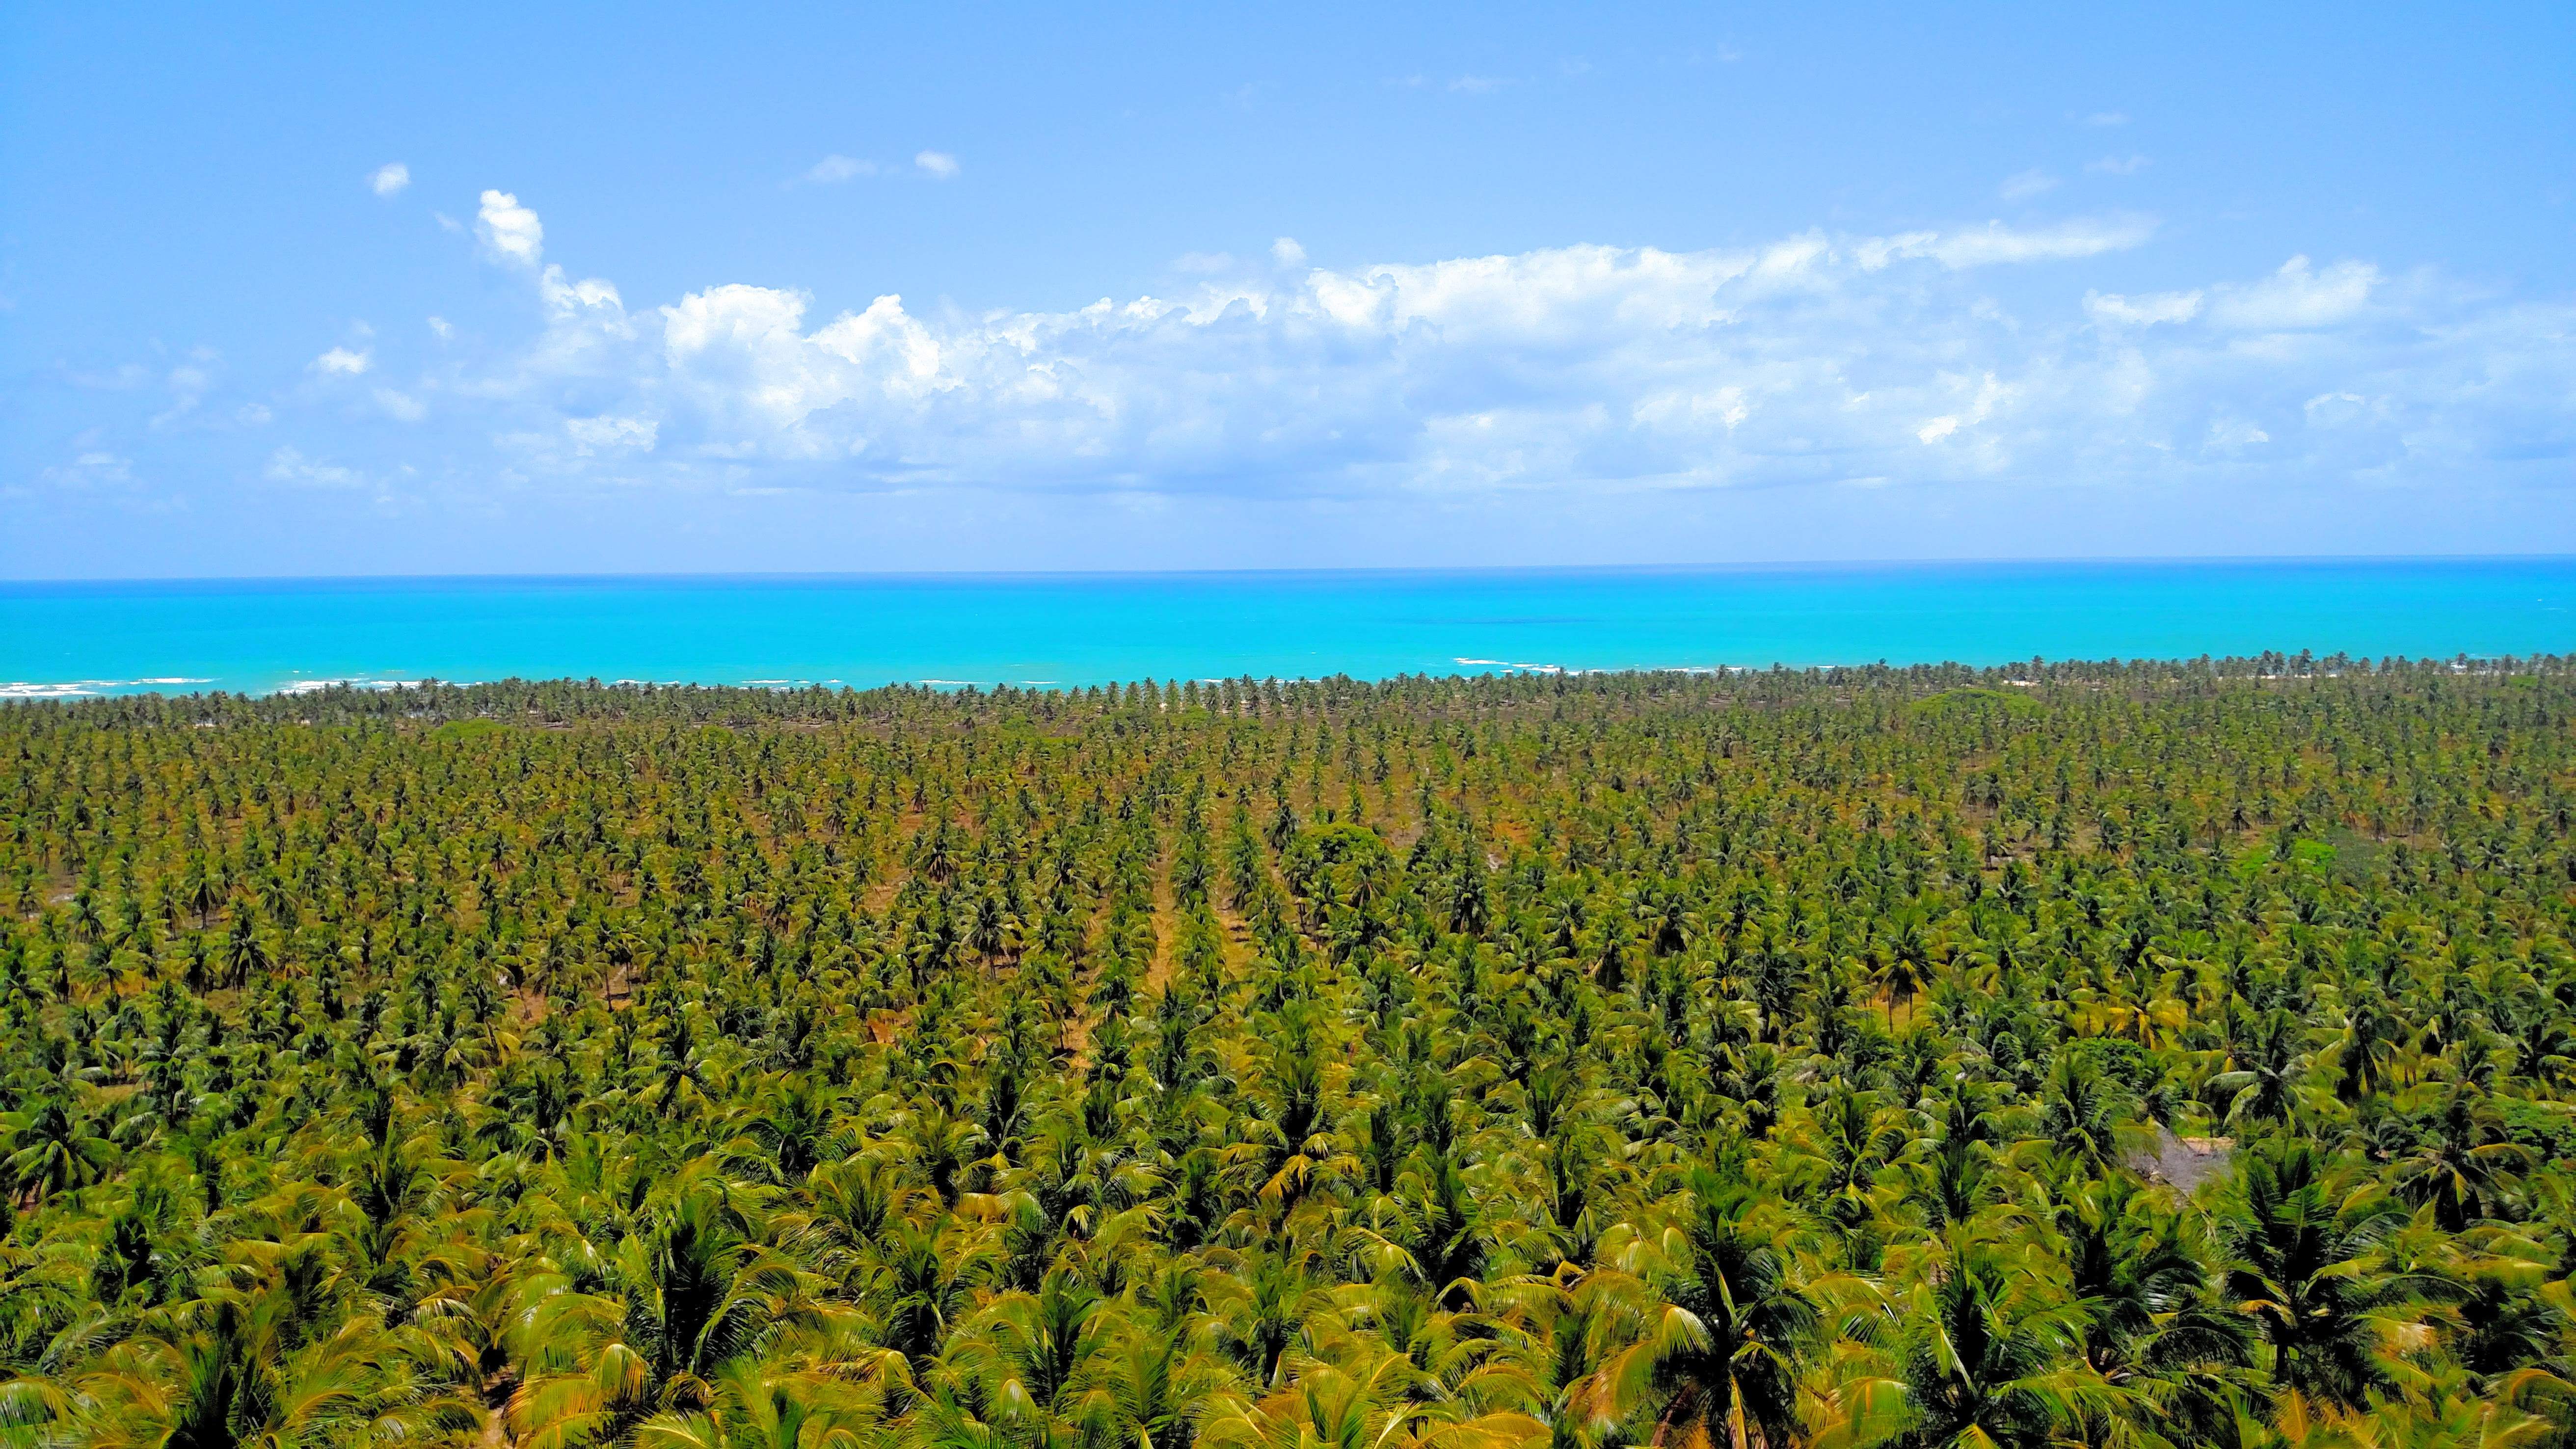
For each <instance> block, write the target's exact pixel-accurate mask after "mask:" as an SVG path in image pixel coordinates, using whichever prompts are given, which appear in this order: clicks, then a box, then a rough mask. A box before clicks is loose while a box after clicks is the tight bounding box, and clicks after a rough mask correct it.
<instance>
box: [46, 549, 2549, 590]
mask: <svg viewBox="0 0 2576 1449" xmlns="http://www.w3.org/2000/svg"><path fill="white" fill-rule="evenodd" d="M2482 563H2487V564H2513V563H2525V564H2530V563H2576V553H2425V554H2395V553H2389V554H2372V553H2350V554H2328V553H2318V554H2253V553H2245V554H2153V555H2150V554H2090V555H2084V554H2070V555H2060V556H2050V557H2040V558H2015V557H2004V556H1992V557H1961V558H1931V559H1921V558H1917V559H1907V558H1873V559H1774V560H1738V561H1719V562H1700V563H1567V564H1329V565H1315V566H1309V567H1271V568H1197V569H1086V568H1064V569H875V570H847V571H839V570H776V571H750V570H714V571H708V572H703V573H700V572H687V571H680V570H667V571H664V570H655V571H643V572H634V573H621V572H614V571H608V570H600V571H570V572H532V573H503V572H490V573H433V572H421V573H377V574H361V573H336V574H335V573H322V574H162V575H133V576H104V577H100V576H91V577H52V578H46V577H34V578H0V591H6V590H15V589H38V588H100V587H116V586H184V585H223V584H270V585H275V584H384V583H614V582H639V581H642V582H665V583H716V582H731V583H761V582H774V583H793V582H819V581H847V582H905V583H942V582H971V581H1000V580H1031V581H1035V580H1112V579H1219V578H1290V577H1307V578H1312V577H1322V576H1352V575H1375V576H1382V577H1394V576H1403V575H1417V576H1419V575H1453V576H1454V575H1467V574H1632V575H1642V574H1681V573H1760V572H1790V571H1798V570H1813V571H1818V572H1826V571H1843V570H1851V571H1857V570H1902V569H1923V570H1934V569H1956V568H2066V567H2096V568H2175V567H2194V566H2199V567H2212V566H2230V565H2241V566H2257V565H2275V566H2278V565H2285V564H2286V565H2318V566H2327V565H2336V564H2347V565H2349V564H2362V565H2369V564H2382V565H2404V564H2482Z"/></svg>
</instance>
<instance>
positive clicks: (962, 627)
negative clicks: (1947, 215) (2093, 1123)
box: [0, 558, 2576, 698]
mask: <svg viewBox="0 0 2576 1449" xmlns="http://www.w3.org/2000/svg"><path fill="white" fill-rule="evenodd" d="M2571 609H2576V559H2564V558H2549V559H2490V560H2447V559H2446V560H2372V561H2307V560H2301V561H2232V560H2231V561H2224V562H2173V563H2043V564H2020V563H2012V564H2005V563H1994V564H1904V565H1849V566H1818V565H1799V566H1744V567H1711V568H1695V569H1672V568H1638V569H1493V570H1421V571H1402V570H1395V571H1380V570H1365V571H1359V570H1355V571H1344V572H1278V573H1169V574H1105V575H1104V574H1056V575H1034V574H1015V575H991V576H957V575H945V576H915V577H906V576H821V577H815V576H808V577H785V576H760V577H638V578H600V577H582V578H386V579H310V580H251V581H189V582H158V583H0V697H15V698H44V697H67V696H78V695H83V694H110V693H130V692H135V691H140V690H167V691H173V692H186V691H193V690H201V689H205V690H211V689H221V690H229V691H235V692H244V693H268V692H273V691H278V690H293V689H309V688H313V687H317V686H318V685H321V684H324V683H328V682H331V681H339V680H346V681H354V682H365V683H383V682H391V681H397V680H418V679H425V678H436V679H442V680H448V681H453V682H471V681H477V680H491V679H502V678H509V677H519V678H553V677H566V676H569V677H573V678H597V679H602V680H652V681H657V682H669V683H679V682H687V683H697V684H751V685H773V686H777V685H802V684H809V683H822V684H835V685H838V684H848V685H856V686H873V685H880V684H886V683H892V682H907V683H928V684H939V685H958V684H979V685H991V684H1019V685H1081V684H1094V683H1100V682H1104V681H1108V680H1131V679H1142V678H1149V677H1150V678H1157V679H1211V678H1220V677H1231V676H1241V675H1246V674H1249V675H1252V676H1255V677H1270V676H1276V677H1279V678H1283V679H1285V678H1297V677H1319V676H1323V675H1331V674H1350V675H1355V676H1359V677H1362V678H1384V677H1386V676H1389V675H1394V674H1412V673H1430V674H1453V673H1461V672H1477V671H1491V670H1504V669H1561V670H1595V669H1631V668H1691V669H1719V668H1768V667H1770V666H1771V665H1773V664H1787V665H1791V666H1806V665H1831V664H1865V663H1871V662H1876V661H1882V660H1883V661H1886V662H1889V663H1894V664H1907V663H1925V662H1936V661H1942V660H1956V661H1960V662H1964V663H1971V664H1999V663H2005V662H2010V661H2013V660H2021V659H2029V658H2032V657H2034V656H2039V657H2046V658H2056V659H2066V658H2082V659H2102V658H2111V657H2118V658H2164V657H2190V656H2195V655H2202V654H2210V655H2219V656H2225V655H2231V654H2234V655H2251V654H2258V653H2261V652H2263V651H2265V650H2280V651H2282V652H2284V653H2288V654H2296V653H2297V652H2299V651H2300V650H2303V649H2305V650H2313V651H2315V652H2316V653H2317V654H2319V655H2329V654H2334V653H2338V652H2341V653H2350V654H2354V655H2366V656H2372V657H2379V656H2385V655H2390V654H2400V655H2407V656H2410V657H2424V656H2436V657H2444V658H2447V657H2451V656H2455V655H2459V654H2467V655H2470V656H2472V657H2493V656H2496V655H2502V654H2531V653H2570V652H2576V612H2571Z"/></svg>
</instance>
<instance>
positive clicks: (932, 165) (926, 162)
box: [912, 151, 957, 181]
mask: <svg viewBox="0 0 2576 1449" xmlns="http://www.w3.org/2000/svg"><path fill="white" fill-rule="evenodd" d="M912 164H913V165H915V166H918V167H920V168H921V169H922V170H924V171H926V172H928V173H930V174H931V175H932V176H934V177H936V178H938V179H939V180H941V181H947V180H950V179H952V178H954V177H955V176H956V175H957V158H956V157H954V156H951V155H949V154H948V153H947V152H945V151H924V152H922V153H920V154H919V155H917V156H915V157H913V158H912Z"/></svg>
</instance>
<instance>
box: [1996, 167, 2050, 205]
mask: <svg viewBox="0 0 2576 1449" xmlns="http://www.w3.org/2000/svg"><path fill="white" fill-rule="evenodd" d="M1999 189H2000V190H2001V191H2002V193H2003V198H2004V200H2006V201H2028V200H2029V199H2030V198H2032V197H2034V196H2037V195H2039V194H2040V193H2042V192H2044V191H2054V190H2056V189H2057V178H2056V177H2054V176H2051V175H2049V174H2048V173H2047V172H2046V171H2043V170H2041V169H2040V168H2038V167H2036V166H2034V167H2032V168H2030V169H2029V170H2028V171H2017V172H2015V173H2013V174H2012V175H2010V176H2007V177H2005V178H2004V184H2003V186H2002V187H2001V188H1999Z"/></svg>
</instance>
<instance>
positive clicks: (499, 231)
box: [474, 191, 546, 267]
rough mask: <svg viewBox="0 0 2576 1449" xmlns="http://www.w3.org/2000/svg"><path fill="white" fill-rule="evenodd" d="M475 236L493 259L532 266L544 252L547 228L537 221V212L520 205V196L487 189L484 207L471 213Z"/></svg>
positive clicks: (484, 194) (484, 195)
mask: <svg viewBox="0 0 2576 1449" xmlns="http://www.w3.org/2000/svg"><path fill="white" fill-rule="evenodd" d="M474 231H475V235H477V236H479V237H481V238H482V239H483V247H484V250H485V251H486V252H488V253H489V254H490V255H491V256H492V257H493V258H494V259H495V260H498V261H505V262H516V263H518V264H520V265H522V266H529V267H533V266H535V265H536V264H537V259H538V258H539V257H541V256H543V255H544V253H545V246H546V229H545V228H544V227H543V226H541V225H539V224H538V222H537V214H536V213H535V212H534V211H531V210H529V209H528V208H527V207H524V206H521V205H520V204H519V198H517V197H515V196H512V195H511V194H510V193H508V192H506V191H486V192H484V193H483V206H482V209H481V210H480V211H477V212H476V213H475V214H474Z"/></svg>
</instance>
